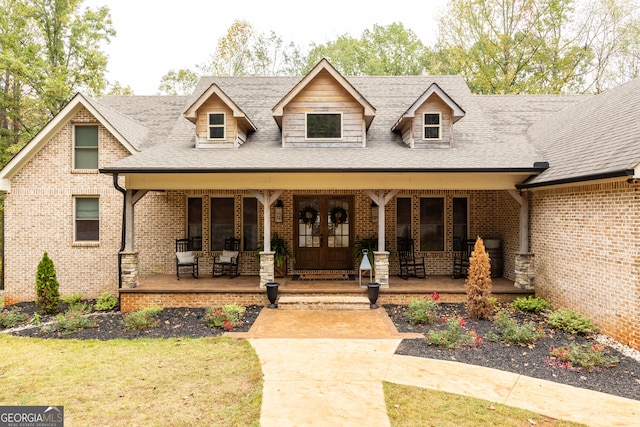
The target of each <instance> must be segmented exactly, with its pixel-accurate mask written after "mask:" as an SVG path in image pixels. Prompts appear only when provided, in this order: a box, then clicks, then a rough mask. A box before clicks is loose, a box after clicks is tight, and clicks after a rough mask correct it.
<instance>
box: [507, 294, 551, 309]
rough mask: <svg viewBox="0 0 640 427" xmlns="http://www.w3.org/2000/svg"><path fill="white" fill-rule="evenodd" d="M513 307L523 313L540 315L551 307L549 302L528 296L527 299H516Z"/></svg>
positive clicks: (512, 304)
mask: <svg viewBox="0 0 640 427" xmlns="http://www.w3.org/2000/svg"><path fill="white" fill-rule="evenodd" d="M511 306H512V307H513V308H515V309H516V310H518V311H519V312H521V313H540V312H541V311H542V310H546V309H547V308H549V307H550V306H551V304H550V303H549V301H547V300H545V299H543V298H540V297H535V296H533V295H528V296H526V297H520V298H516V299H515V300H514V301H513V302H512V303H511Z"/></svg>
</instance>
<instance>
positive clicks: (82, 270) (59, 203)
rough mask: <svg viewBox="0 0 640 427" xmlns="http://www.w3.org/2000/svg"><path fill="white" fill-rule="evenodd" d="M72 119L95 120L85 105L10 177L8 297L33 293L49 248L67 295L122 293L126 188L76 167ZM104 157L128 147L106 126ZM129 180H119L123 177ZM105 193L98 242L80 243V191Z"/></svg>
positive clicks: (105, 160) (115, 156) (104, 160)
mask: <svg viewBox="0 0 640 427" xmlns="http://www.w3.org/2000/svg"><path fill="white" fill-rule="evenodd" d="M73 123H96V120H95V119H94V118H93V116H92V115H91V114H90V113H89V112H88V111H87V110H84V109H83V110H81V111H79V112H78V113H77V114H75V116H74V117H73V118H72V119H71V122H69V123H67V124H66V125H64V126H63V127H62V128H61V129H60V131H59V132H58V133H57V134H56V135H55V136H54V137H53V138H52V139H51V140H50V141H49V143H48V144H46V145H45V146H44V147H43V148H42V149H41V150H40V151H39V152H38V153H37V154H35V156H34V157H33V159H32V160H31V161H30V162H29V163H28V164H26V165H25V167H24V168H22V170H20V171H19V172H18V173H17V174H16V176H15V177H13V179H12V181H11V192H10V193H7V194H6V196H5V202H4V203H5V204H4V209H5V250H4V255H5V259H4V262H5V271H4V275H5V276H4V277H5V303H6V304H11V303H14V302H18V301H32V300H34V299H35V275H36V270H37V267H38V263H39V262H40V259H41V258H42V255H43V253H44V252H45V251H46V252H47V253H48V254H49V257H50V258H51V259H52V260H53V262H54V265H55V268H56V273H57V278H58V281H59V282H60V293H61V294H62V295H65V294H71V293H75V292H82V294H83V295H84V296H85V297H87V298H94V297H97V296H98V295H100V294H101V293H102V292H105V291H108V292H111V293H112V294H113V295H117V290H118V250H119V249H120V236H121V217H122V216H121V215H122V214H121V212H122V194H121V193H119V192H118V191H117V190H116V189H115V188H114V187H113V179H112V177H110V176H106V175H101V174H98V173H97V171H96V172H92V173H74V172H73V171H72V169H73ZM98 150H99V165H100V167H102V166H103V165H107V164H109V163H113V162H114V161H116V160H119V159H121V158H123V157H125V156H127V155H129V153H128V151H127V150H126V149H125V148H124V147H123V146H122V145H121V144H120V142H118V141H117V140H116V139H115V138H114V137H113V136H112V135H111V134H110V133H109V132H108V131H107V130H106V129H105V128H103V127H102V126H99V132H98ZM123 183H124V181H122V182H121V184H123ZM81 195H92V196H98V197H99V205H100V242H99V243H74V241H73V240H74V202H73V198H74V196H81Z"/></svg>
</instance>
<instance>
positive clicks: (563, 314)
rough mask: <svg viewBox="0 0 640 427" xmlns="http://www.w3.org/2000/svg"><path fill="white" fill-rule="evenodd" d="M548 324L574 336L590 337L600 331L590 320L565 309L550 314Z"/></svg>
mask: <svg viewBox="0 0 640 427" xmlns="http://www.w3.org/2000/svg"><path fill="white" fill-rule="evenodd" d="M547 322H548V323H549V324H550V325H551V326H553V327H554V328H556V329H559V330H561V331H565V332H569V333H570V334H574V335H588V334H590V333H593V332H596V331H597V330H598V328H596V326H595V325H594V324H593V323H591V320H589V318H587V317H585V316H583V315H582V314H580V313H576V312H575V311H572V310H567V309H564V308H561V309H560V310H556V311H554V312H552V313H549V315H548V316H547Z"/></svg>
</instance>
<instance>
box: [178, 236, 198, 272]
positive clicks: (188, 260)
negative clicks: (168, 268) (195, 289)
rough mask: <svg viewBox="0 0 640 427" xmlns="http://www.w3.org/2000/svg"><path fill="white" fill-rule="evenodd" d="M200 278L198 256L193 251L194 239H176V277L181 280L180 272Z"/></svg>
mask: <svg viewBox="0 0 640 427" xmlns="http://www.w3.org/2000/svg"><path fill="white" fill-rule="evenodd" d="M181 271H182V272H183V273H187V274H191V275H192V276H193V277H194V278H196V279H197V278H198V257H197V256H196V255H195V254H194V253H193V240H191V239H176V277H177V278H178V280H180V272H181Z"/></svg>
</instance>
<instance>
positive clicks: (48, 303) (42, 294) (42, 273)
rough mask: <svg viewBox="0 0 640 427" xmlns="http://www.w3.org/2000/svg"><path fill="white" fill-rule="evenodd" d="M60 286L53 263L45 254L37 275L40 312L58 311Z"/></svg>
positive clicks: (50, 312)
mask: <svg viewBox="0 0 640 427" xmlns="http://www.w3.org/2000/svg"><path fill="white" fill-rule="evenodd" d="M59 286H60V285H59V284H58V279H57V278H56V269H55V267H54V265H53V261H52V260H51V258H49V255H47V253H46V252H45V253H44V255H42V260H40V263H39V264H38V271H37V273H36V305H37V306H38V308H39V309H40V311H42V312H43V313H45V314H52V313H55V312H57V311H58V306H59V305H60V294H59V293H58V288H59Z"/></svg>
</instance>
